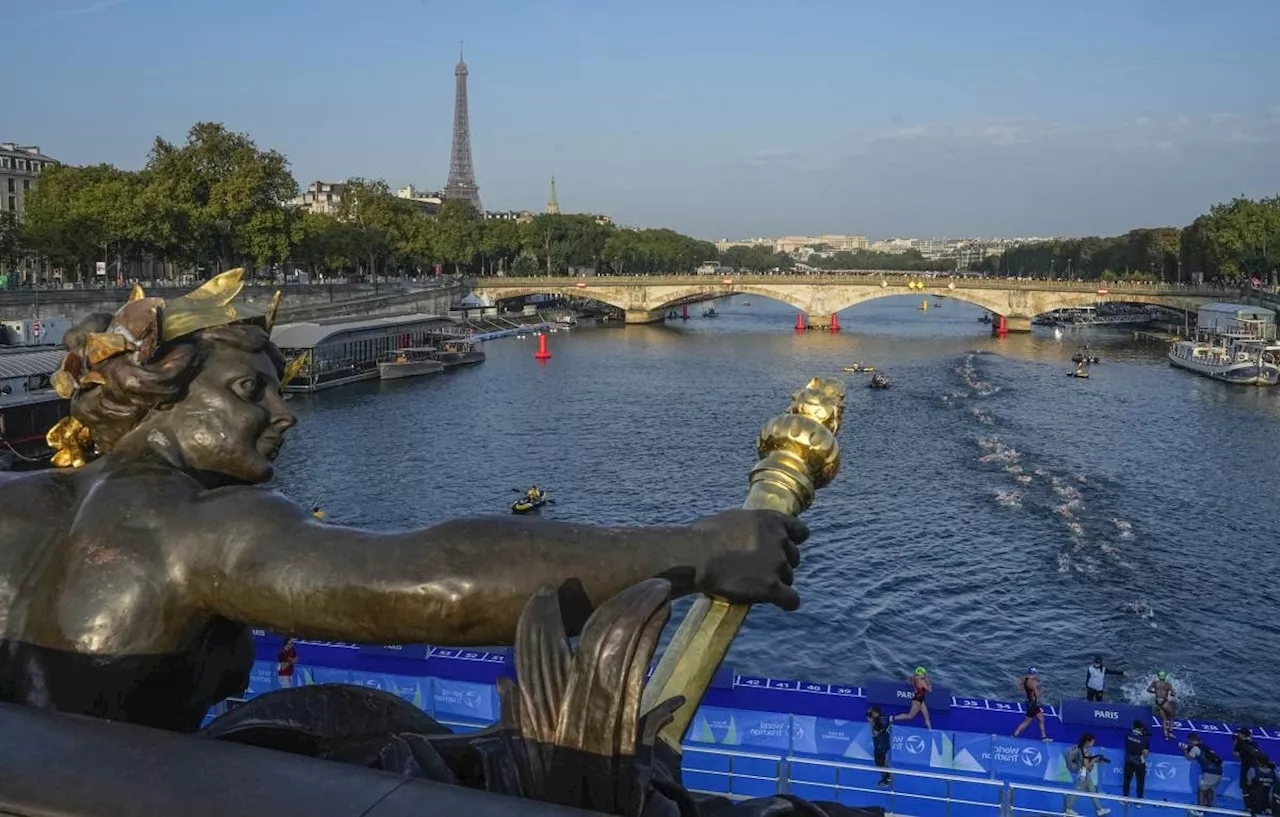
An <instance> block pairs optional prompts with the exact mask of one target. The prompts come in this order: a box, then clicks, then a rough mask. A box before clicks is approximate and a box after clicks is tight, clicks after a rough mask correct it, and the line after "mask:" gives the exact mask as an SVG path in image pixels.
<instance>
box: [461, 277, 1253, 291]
mask: <svg viewBox="0 0 1280 817" xmlns="http://www.w3.org/2000/svg"><path fill="white" fill-rule="evenodd" d="M726 280H728V281H729V282H730V283H725V281H726ZM913 281H918V282H920V283H923V284H924V285H925V289H926V290H928V291H931V292H933V294H945V293H939V292H936V291H935V290H939V289H945V288H947V285H949V284H955V288H956V289H1018V290H1040V291H1050V292H1063V291H1070V292H1097V291H1098V290H1106V292H1107V293H1108V294H1124V293H1149V294H1159V295H1186V296H1192V297H1194V296H1212V297H1219V296H1222V295H1224V294H1230V293H1232V292H1234V290H1230V289H1222V288H1214V287H1192V286H1188V285H1178V284H1166V283H1160V282H1158V281H1152V282H1150V283H1133V282H1107V281H1054V280H1049V279H1044V278H1026V279H1022V278H950V277H945V276H930V275H927V274H923V273H902V272H876V273H855V274H846V275H829V274H828V275H777V274H772V273H763V274H761V273H743V272H735V273H730V274H728V275H710V274H706V275H627V276H586V277H582V278H575V277H566V276H532V277H521V278H509V277H502V278H477V279H474V280H473V281H472V282H471V283H472V285H473V286H474V287H475V288H477V289H485V288H493V289H517V288H520V289H523V288H526V287H551V288H555V289H567V288H570V287H573V288H575V289H582V290H585V291H588V292H589V291H590V289H591V287H593V286H595V287H600V286H663V285H666V286H682V285H688V286H705V287H710V288H715V289H725V290H727V291H728V290H732V289H733V288H734V287H735V286H737V285H739V284H794V285H815V284H816V285H819V286H821V285H860V286H879V285H880V283H881V282H884V283H886V284H888V285H901V286H905V285H906V284H907V283H910V282H913ZM579 283H583V284H586V286H585V287H579V286H578V284H579Z"/></svg>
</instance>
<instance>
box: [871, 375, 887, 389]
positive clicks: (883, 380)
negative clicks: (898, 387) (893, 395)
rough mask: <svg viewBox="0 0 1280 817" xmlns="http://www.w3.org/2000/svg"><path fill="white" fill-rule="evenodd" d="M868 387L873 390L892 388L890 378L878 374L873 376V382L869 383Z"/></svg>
mask: <svg viewBox="0 0 1280 817" xmlns="http://www.w3.org/2000/svg"><path fill="white" fill-rule="evenodd" d="M867 386H868V387H869V388H873V389H887V388H889V386H890V383H889V378H888V376H886V375H883V374H880V373H878V372H877V373H876V374H873V375H871V381H870V382H869V383H867Z"/></svg>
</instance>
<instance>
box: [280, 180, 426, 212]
mask: <svg viewBox="0 0 1280 817" xmlns="http://www.w3.org/2000/svg"><path fill="white" fill-rule="evenodd" d="M346 188H347V185H346V184H345V183H344V182H312V183H311V184H309V185H308V186H307V189H306V192H304V193H303V194H302V195H301V196H298V197H296V198H294V199H291V200H290V201H289V203H290V204H293V205H295V206H297V207H301V208H303V209H304V210H310V211H311V212H313V213H320V214H322V215H326V216H333V215H337V214H338V207H339V206H340V205H341V204H342V192H343V191H344V190H346ZM410 189H412V188H410Z"/></svg>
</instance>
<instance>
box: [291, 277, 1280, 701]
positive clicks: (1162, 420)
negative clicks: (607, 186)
mask: <svg viewBox="0 0 1280 817" xmlns="http://www.w3.org/2000/svg"><path fill="white" fill-rule="evenodd" d="M743 301H744V299H743V298H742V297H741V296H738V297H734V298H732V299H727V300H721V301H719V302H717V304H716V306H717V308H718V310H719V312H720V315H721V317H719V318H718V319H715V320H710V319H704V318H700V317H694V318H691V319H690V320H689V321H687V322H679V321H676V322H672V323H669V324H667V325H657V326H643V327H628V328H626V329H621V328H614V329H606V328H600V329H580V330H575V331H574V332H573V333H571V334H570V333H565V332H560V333H557V334H553V335H552V336H551V337H550V343H551V351H552V353H553V359H552V360H551V361H550V362H549V363H547V364H545V365H540V364H538V363H537V362H535V361H534V360H533V359H532V353H533V351H534V346H533V343H534V342H533V341H532V340H519V339H515V338H511V339H504V340H499V341H494V342H490V343H488V344H486V351H487V353H488V360H487V362H485V363H484V364H483V365H481V366H477V367H471V368H469V369H467V370H464V371H456V372H450V373H448V374H446V375H443V376H439V377H435V378H426V379H421V380H417V381H412V380H411V381H398V382H392V383H378V382H371V383H364V384H358V385H355V386H351V387H348V388H343V389H338V390H334V391H331V392H327V393H322V394H320V395H316V396H312V397H299V398H297V399H295V400H294V401H293V405H294V407H295V410H296V411H297V412H298V415H299V424H298V426H297V427H296V428H295V429H294V430H293V431H292V432H291V433H290V439H289V443H288V444H287V445H286V446H285V450H284V452H283V453H282V455H281V458H280V461H279V463H278V465H279V469H278V472H279V475H280V476H279V487H280V488H281V489H282V490H284V491H285V492H286V493H288V494H289V495H291V496H294V497H295V498H296V499H297V500H298V501H299V502H311V501H314V500H317V499H318V500H319V501H320V502H321V503H322V504H323V506H324V508H325V511H326V513H327V515H328V520H329V521H331V522H335V523H341V524H349V525H355V526H363V527H371V528H378V529H394V528H404V527H408V526H425V525H430V524H434V523H437V522H440V521H443V520H445V519H449V518H453V517H457V516H463V515H476V514H488V513H505V512H506V509H507V506H508V505H509V503H510V502H511V501H512V498H513V496H514V494H513V493H512V492H511V489H512V488H516V487H526V486H528V485H530V484H531V483H537V484H538V485H540V486H546V487H548V488H549V489H550V492H551V495H552V496H553V497H555V498H556V500H557V504H556V505H555V506H554V507H553V508H551V507H549V508H548V509H546V511H547V512H546V515H547V516H549V517H552V518H556V519H564V520H573V521H582V522H593V523H601V524H672V523H684V522H688V521H691V520H693V519H695V518H697V517H698V516H700V515H705V514H710V513H714V512H716V511H718V510H723V509H726V508H731V507H736V506H740V504H741V502H742V499H743V497H744V496H745V490H746V475H747V472H748V470H749V469H750V467H751V465H752V464H753V463H754V461H755V452H754V443H755V439H756V435H757V434H758V431H759V428H760V426H761V424H762V423H763V422H764V421H766V420H767V419H769V418H770V417H772V416H773V415H775V414H777V413H779V412H780V411H781V410H782V409H783V408H784V407H785V405H786V403H787V402H788V399H789V394H790V393H791V392H792V391H794V390H795V389H796V388H797V387H799V386H801V385H803V384H804V383H805V382H806V381H807V380H808V378H809V377H810V376H812V375H827V376H835V377H842V378H846V379H847V381H848V384H849V393H848V399H847V414H846V418H847V419H846V425H845V427H844V428H843V429H842V431H841V446H842V451H843V466H842V470H841V472H840V475H839V476H838V477H837V478H836V480H835V481H834V482H833V483H832V485H831V486H829V487H828V488H826V489H825V490H823V491H822V492H820V493H819V495H818V499H817V501H816V502H815V503H814V507H813V508H812V509H810V511H809V512H807V513H806V515H805V520H806V522H807V523H808V524H809V525H810V528H811V530H812V536H811V538H810V540H809V542H808V543H806V545H805V546H804V549H803V555H804V561H803V563H802V564H801V566H800V568H799V570H798V571H797V573H796V586H797V588H798V589H799V591H800V594H801V599H802V607H801V609H800V610H799V611H798V612H796V613H792V614H786V613H782V612H780V611H778V610H775V609H772V608H769V609H765V608H763V607H758V608H756V609H755V610H753V612H752V613H751V616H750V618H749V619H748V621H747V625H746V627H745V628H744V630H743V632H742V634H741V635H740V636H739V639H738V641H737V642H736V643H735V645H734V648H733V650H732V652H731V654H730V657H729V662H730V663H731V664H732V665H733V666H734V667H735V669H736V670H737V671H738V672H742V673H745V674H758V675H770V676H773V677H786V678H799V679H804V680H810V681H820V682H831V683H835V682H840V683H856V682H858V681H862V680H866V679H869V678H872V677H877V676H888V677H899V676H900V677H904V678H905V676H906V674H907V673H908V672H909V671H910V670H911V669H912V668H913V667H915V666H916V665H917V664H923V665H924V666H927V667H928V668H929V669H930V672H931V674H932V675H933V677H934V678H935V680H936V682H938V683H941V684H944V685H947V686H950V687H951V688H952V689H954V690H956V691H957V692H958V693H963V694H969V695H984V696H989V697H997V698H1002V699H1006V700H1008V699H1014V698H1016V697H1018V696H1017V692H1016V689H1015V682H1016V680H1017V678H1018V677H1019V676H1020V675H1021V673H1022V672H1023V671H1024V670H1025V669H1026V668H1027V667H1028V666H1031V665H1034V666H1036V667H1037V668H1038V669H1039V671H1040V674H1041V677H1042V679H1043V681H1044V685H1045V687H1046V689H1047V692H1048V695H1049V696H1050V699H1054V698H1057V697H1058V696H1059V695H1062V696H1070V697H1083V692H1082V689H1081V687H1082V686H1083V683H1084V671H1085V666H1086V664H1087V663H1088V662H1089V661H1090V660H1091V656H1092V655H1093V654H1095V653H1099V654H1102V655H1104V656H1106V657H1107V660H1108V662H1109V663H1110V664H1111V665H1112V666H1116V667H1120V668H1123V669H1125V670H1126V674H1125V675H1124V677H1122V678H1116V679H1111V681H1110V682H1109V686H1110V687H1111V688H1112V689H1113V690H1115V691H1122V692H1123V696H1124V697H1125V698H1128V699H1129V700H1131V701H1133V702H1145V701H1149V696H1147V695H1146V694H1145V689H1146V686H1147V684H1148V683H1149V682H1150V680H1151V678H1152V677H1153V675H1154V673H1155V672H1156V670H1158V669H1165V670H1168V671H1169V672H1170V674H1171V677H1172V678H1173V679H1174V681H1175V687H1176V689H1177V691H1178V698H1179V699H1180V701H1181V711H1182V712H1185V713H1187V714H1191V713H1195V714H1198V715H1199V716H1201V717H1212V718H1224V719H1239V720H1248V721H1253V722H1261V723H1273V724H1274V723H1280V696H1278V695H1276V694H1275V690H1276V689H1277V688H1278V686H1280V671H1278V669H1277V667H1280V662H1277V655H1280V626H1278V624H1277V618H1278V616H1277V609H1278V607H1277V590H1276V587H1277V577H1280V556H1278V555H1277V550H1278V549H1277V546H1276V533H1275V529H1276V524H1275V520H1276V509H1277V508H1278V507H1280V482H1278V481H1277V480H1276V478H1275V463H1276V462H1277V461H1280V433H1277V426H1276V421H1277V418H1278V417H1280V390H1270V391H1268V390H1258V389H1243V388H1239V387H1231V386H1227V385H1225V384H1219V383H1215V382H1211V381H1209V380H1207V379H1205V378H1201V377H1197V376H1194V375H1192V374H1189V373H1186V372H1183V371H1180V370H1177V369H1173V368H1172V367H1170V366H1169V365H1168V363H1167V362H1166V360H1165V357H1164V353H1165V351H1166V349H1165V347H1163V346H1161V345H1158V344H1144V343H1138V342H1134V341H1133V340H1132V339H1131V338H1130V337H1129V333H1128V332H1126V331H1124V330H1117V329H1095V330H1069V331H1067V332H1066V334H1065V336H1064V337H1063V338H1062V339H1061V340H1058V339H1055V338H1054V336H1053V334H1052V330H1048V331H1046V330H1044V329H1041V328H1037V329H1036V331H1035V332H1034V333H1032V334H1030V335H1009V336H1008V337H1006V338H1003V339H998V338H994V337H992V336H991V335H990V331H989V328H988V327H987V326H985V325H983V324H981V323H979V322H978V320H977V319H978V317H979V315H980V314H981V312H980V311H979V310H978V309H977V308H975V307H972V306H970V305H967V304H964V303H961V302H958V301H954V300H950V299H948V300H945V301H942V306H941V307H938V308H934V309H930V310H929V311H927V312H921V311H919V310H918V308H917V307H918V306H919V301H918V300H916V299H907V298H886V299H883V300H880V301H873V302H870V303H867V304H863V305H860V306H858V307H856V308H853V309H850V310H848V311H846V312H845V313H842V315H841V322H842V324H843V326H844V328H845V331H843V332H841V333H839V334H829V333H819V332H811V333H807V334H803V333H802V334H797V333H795V332H794V331H792V329H791V326H792V325H793V324H794V321H795V312H794V310H792V309H791V308H789V307H785V306H783V305H781V304H777V303H775V302H772V301H768V300H765V299H761V298H751V299H750V301H751V303H750V305H746V304H745V303H744V302H743ZM690 311H691V314H693V315H699V314H700V313H701V307H699V308H696V309H695V308H691V310H690ZM1083 340H1088V341H1089V342H1090V343H1091V344H1092V345H1093V346H1094V347H1095V349H1097V350H1098V351H1099V353H1100V355H1101V356H1102V363H1101V364H1099V365H1097V366H1095V367H1093V370H1092V375H1093V376H1092V377H1091V379H1089V380H1077V379H1074V378H1069V377H1066V376H1065V375H1066V373H1067V372H1068V370H1069V369H1070V368H1071V365H1070V363H1069V362H1068V358H1069V357H1070V356H1071V354H1072V352H1073V351H1074V350H1075V348H1076V346H1077V345H1078V344H1079V343H1081V342H1082V341H1083ZM853 361H866V362H870V363H873V364H875V365H876V366H878V367H880V368H881V369H883V370H885V371H886V372H887V373H888V374H889V375H890V376H891V377H892V379H893V388H892V389H890V390H887V391H876V390H871V389H868V388H866V375H846V374H844V373H843V372H842V370H841V367H842V366H843V365H846V364H849V363H851V362H853ZM673 627H674V621H673V625H672V628H673ZM669 629H670V628H669Z"/></svg>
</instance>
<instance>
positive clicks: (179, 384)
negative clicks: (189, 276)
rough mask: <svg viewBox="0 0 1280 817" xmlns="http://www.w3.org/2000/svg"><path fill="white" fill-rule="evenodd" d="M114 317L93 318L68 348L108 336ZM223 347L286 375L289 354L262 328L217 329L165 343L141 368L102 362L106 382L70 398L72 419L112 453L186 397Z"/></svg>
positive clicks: (127, 361)
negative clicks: (264, 359) (213, 351)
mask: <svg viewBox="0 0 1280 817" xmlns="http://www.w3.org/2000/svg"><path fill="white" fill-rule="evenodd" d="M111 318H112V316H111V315H110V314H109V313H103V312H97V313H94V314H92V315H89V316H88V317H86V318H85V319H84V320H82V321H81V322H80V323H79V324H78V325H77V326H76V327H75V328H74V329H72V330H71V331H69V332H67V334H66V337H65V338H64V339H63V345H64V346H65V347H66V349H67V350H68V351H71V352H76V353H79V352H80V351H81V350H83V348H84V343H85V340H86V338H87V337H88V335H89V334H91V333H95V332H105V331H106V329H107V326H108V325H109V324H110V323H111ZM218 344H225V345H227V346H231V347H234V348H236V349H239V350H241V351H244V352H251V353H252V352H266V353H267V356H268V357H270V358H271V362H272V363H273V364H274V365H275V368H276V372H277V374H283V372H284V365H285V360H284V355H283V354H281V352H280V349H279V348H277V347H276V345H275V344H274V343H272V342H271V337H270V336H269V335H268V334H267V332H266V330H264V329H263V328H262V327H260V326H257V325H254V324H248V323H232V324H227V325H225V326H216V327H213V328H210V329H204V330H202V331H200V332H196V333H194V334H191V335H186V336H184V337H181V338H178V339H177V340H173V341H170V342H168V343H164V344H162V345H161V346H160V347H159V348H158V349H156V351H155V353H154V354H153V355H152V356H151V359H150V360H148V361H147V362H145V363H142V364H135V363H134V362H133V360H132V359H131V358H132V356H131V355H128V354H123V355H116V356H115V357H111V358H108V359H107V360H104V361H102V362H101V363H99V364H98V365H96V366H94V367H93V371H94V372H97V373H99V374H101V375H102V378H103V380H104V381H105V382H103V383H100V384H98V385H96V386H94V387H93V388H89V389H83V390H80V391H78V392H77V393H76V394H75V395H74V396H73V397H72V398H71V416H72V417H74V418H76V419H77V420H79V421H80V422H81V423H83V424H84V425H85V427H86V428H88V429H89V431H90V433H91V434H92V435H93V442H94V444H95V445H96V446H97V447H98V449H99V450H100V451H104V452H105V451H110V450H111V449H112V448H114V447H115V445H116V444H117V443H118V442H119V441H120V439H121V438H122V437H124V435H126V434H128V433H129V432H130V431H132V430H133V429H134V428H136V427H137V426H138V424H139V423H141V422H142V421H143V419H145V418H146V416H147V415H148V414H150V413H151V412H152V411H154V410H155V409H157V408H161V407H164V406H169V405H173V404H174V403H177V402H179V401H181V400H182V399H183V398H184V397H186V394H187V387H188V386H190V385H191V381H192V380H194V379H195V377H196V375H198V374H199V373H200V370H201V367H202V366H203V365H204V362H205V359H206V357H207V356H208V351H209V349H210V348H211V347H212V346H215V345H218Z"/></svg>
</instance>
